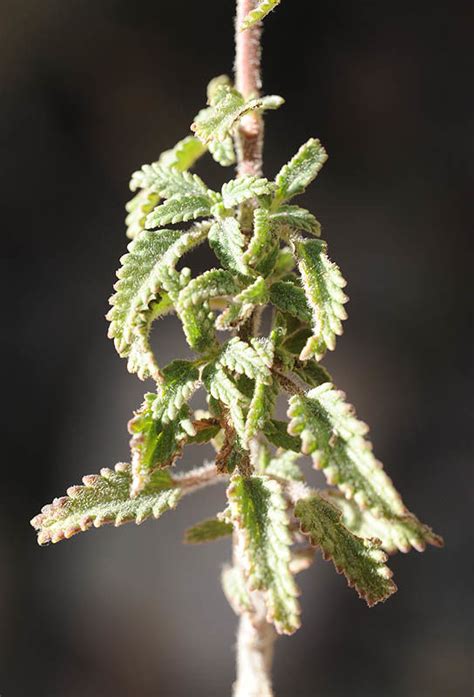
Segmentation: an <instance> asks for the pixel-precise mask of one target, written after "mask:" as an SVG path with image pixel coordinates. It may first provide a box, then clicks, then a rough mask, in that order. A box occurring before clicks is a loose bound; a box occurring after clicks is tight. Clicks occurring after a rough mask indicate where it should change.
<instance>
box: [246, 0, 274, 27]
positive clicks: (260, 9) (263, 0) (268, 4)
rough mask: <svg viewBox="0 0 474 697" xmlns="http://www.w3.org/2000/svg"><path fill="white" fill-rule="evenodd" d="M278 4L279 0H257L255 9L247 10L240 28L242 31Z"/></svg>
mask: <svg viewBox="0 0 474 697" xmlns="http://www.w3.org/2000/svg"><path fill="white" fill-rule="evenodd" d="M279 4H280V0H258V2H257V5H256V7H255V9H254V10H252V11H251V12H249V13H248V15H247V16H246V17H245V19H244V21H243V22H242V25H241V27H240V30H241V31H244V30H245V29H249V27H251V26H253V25H254V24H257V22H260V21H261V20H262V19H264V18H265V17H266V16H267V15H268V14H269V13H270V12H271V11H272V10H274V9H275V7H276V6H277V5H279Z"/></svg>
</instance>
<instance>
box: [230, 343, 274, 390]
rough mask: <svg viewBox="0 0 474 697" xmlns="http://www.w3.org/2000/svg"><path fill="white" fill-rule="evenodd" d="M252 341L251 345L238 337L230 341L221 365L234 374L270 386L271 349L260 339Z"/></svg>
mask: <svg viewBox="0 0 474 697" xmlns="http://www.w3.org/2000/svg"><path fill="white" fill-rule="evenodd" d="M251 341H252V344H251V345H250V344H248V343H247V342H245V341H242V340H241V339H239V338H238V337H234V338H233V339H230V340H229V341H228V342H227V343H226V344H225V345H224V347H223V349H222V352H221V354H220V356H219V363H220V365H223V366H225V367H226V368H228V369H229V370H232V371H233V372H234V373H238V374H239V375H246V376H247V377H248V378H250V379H252V380H257V379H258V380H261V381H262V382H264V383H265V384H270V383H271V381H272V378H271V374H270V370H269V368H270V367H271V364H272V357H273V354H272V352H271V347H269V346H268V345H267V344H263V343H262V342H261V341H259V340H258V339H252V340H251Z"/></svg>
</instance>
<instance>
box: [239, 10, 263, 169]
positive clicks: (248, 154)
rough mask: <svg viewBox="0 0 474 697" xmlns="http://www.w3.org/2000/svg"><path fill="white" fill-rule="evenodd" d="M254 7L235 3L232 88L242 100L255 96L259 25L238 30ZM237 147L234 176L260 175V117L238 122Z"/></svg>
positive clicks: (258, 74)
mask: <svg viewBox="0 0 474 697" xmlns="http://www.w3.org/2000/svg"><path fill="white" fill-rule="evenodd" d="M255 5H256V0H237V16H236V20H235V86H236V87H237V89H238V90H239V92H241V93H242V95H243V96H244V97H245V99H249V98H251V97H258V96H259V95H260V90H261V88H262V80H261V70H260V63H261V53H262V49H261V36H262V25H261V23H260V22H258V23H257V24H254V25H253V26H252V27H250V29H246V30H245V31H241V30H240V27H241V26H242V22H243V20H244V18H245V17H246V16H247V15H248V13H249V12H251V11H252V10H253V9H254V8H255ZM236 144H237V159H238V165H237V173H238V175H239V176H245V175H252V174H254V175H257V176H260V175H261V173H262V151H263V119H262V117H261V115H260V114H255V113H253V114H247V115H246V116H244V117H243V118H242V120H241V122H240V125H239V130H238V135H237V138H236Z"/></svg>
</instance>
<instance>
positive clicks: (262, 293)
mask: <svg viewBox="0 0 474 697" xmlns="http://www.w3.org/2000/svg"><path fill="white" fill-rule="evenodd" d="M267 302H268V290H267V286H266V283H265V280H264V279H263V278H262V277H261V276H259V277H258V278H256V279H255V281H254V282H253V283H251V284H250V285H249V286H247V288H244V290H242V291H241V292H240V293H238V295H236V296H235V297H234V298H233V301H232V304H231V305H229V307H228V308H227V309H226V310H224V312H223V313H222V314H221V315H220V316H219V317H218V318H217V320H216V327H217V329H220V330H223V331H225V330H227V329H231V328H236V327H238V326H239V325H240V324H241V323H242V322H245V320H247V319H248V318H249V317H250V315H251V314H252V312H253V310H254V309H255V308H256V307H257V306H258V305H266V304H267Z"/></svg>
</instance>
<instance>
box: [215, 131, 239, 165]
mask: <svg viewBox="0 0 474 697" xmlns="http://www.w3.org/2000/svg"><path fill="white" fill-rule="evenodd" d="M209 152H210V153H211V155H212V157H213V158H214V160H215V161H216V162H217V163H218V164H219V165H221V166H222V167H230V166H231V165H233V164H235V162H236V157H235V151H234V141H233V139H232V136H227V138H224V140H223V141H218V140H211V142H210V143H209Z"/></svg>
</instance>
